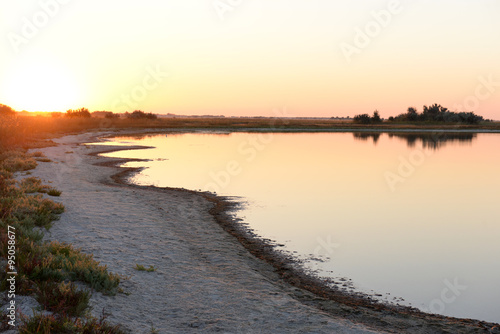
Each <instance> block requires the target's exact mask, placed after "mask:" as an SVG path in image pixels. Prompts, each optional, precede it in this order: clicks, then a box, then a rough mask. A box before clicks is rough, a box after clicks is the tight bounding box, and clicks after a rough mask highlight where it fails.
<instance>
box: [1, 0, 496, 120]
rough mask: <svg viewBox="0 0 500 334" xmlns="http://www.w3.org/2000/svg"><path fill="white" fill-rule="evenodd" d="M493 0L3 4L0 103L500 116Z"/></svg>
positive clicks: (229, 112)
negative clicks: (442, 110)
mask: <svg viewBox="0 0 500 334" xmlns="http://www.w3.org/2000/svg"><path fill="white" fill-rule="evenodd" d="M499 14H500V0H474V1H473V0H433V1H431V0H420V1H417V0H386V1H378V0H355V1H352V0H350V1H348V0H335V1H334V0H251V1H250V0H142V1H130V0H120V1H118V0H106V1H102V0H101V1H97V0H85V1H83V0H39V1H32V0H23V1H8V0H0V50H1V51H0V103H2V104H7V105H10V106H11V107H13V108H14V109H16V110H19V111H21V110H28V111H66V110H67V109H70V108H71V109H75V108H80V107H86V108H88V109H90V110H91V111H96V110H107V111H114V112H124V111H133V110H135V109H141V110H144V111H147V112H154V113H159V114H166V113H174V114H183V115H205V114H212V115H226V116H276V114H277V113H281V114H283V113H286V115H288V116H301V117H307V116H309V117H334V116H351V117H352V116H354V115H356V114H360V113H370V114H371V113H372V112H373V111H374V110H378V111H379V112H380V114H381V116H382V117H389V116H395V115H397V114H400V113H403V112H405V111H406V109H407V108H408V107H409V106H414V107H416V108H417V109H418V110H421V109H422V106H423V105H429V104H433V103H439V104H442V105H443V106H445V107H448V108H449V109H451V110H456V111H474V112H476V113H478V114H480V115H483V116H484V117H486V118H491V119H500V66H499V59H500V43H498V37H499V35H500V20H498V15H499Z"/></svg>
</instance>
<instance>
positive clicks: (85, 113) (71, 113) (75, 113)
mask: <svg viewBox="0 0 500 334" xmlns="http://www.w3.org/2000/svg"><path fill="white" fill-rule="evenodd" d="M66 117H82V118H90V117H92V116H91V115H90V112H89V110H88V109H87V108H80V109H77V110H72V109H69V110H68V111H66Z"/></svg>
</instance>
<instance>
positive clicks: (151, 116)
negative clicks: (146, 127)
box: [125, 110, 158, 119]
mask: <svg viewBox="0 0 500 334" xmlns="http://www.w3.org/2000/svg"><path fill="white" fill-rule="evenodd" d="M125 117H127V118H132V119H141V118H142V119H157V118H158V116H157V115H155V114H153V113H145V112H144V111H142V110H135V111H134V112H132V113H131V114H130V113H128V112H127V113H125Z"/></svg>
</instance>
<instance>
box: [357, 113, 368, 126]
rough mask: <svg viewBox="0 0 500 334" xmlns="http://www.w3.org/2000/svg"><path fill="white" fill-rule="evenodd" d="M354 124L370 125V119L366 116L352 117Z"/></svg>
mask: <svg viewBox="0 0 500 334" xmlns="http://www.w3.org/2000/svg"><path fill="white" fill-rule="evenodd" d="M354 123H361V124H370V123H371V118H370V115H368V114H361V115H356V116H354Z"/></svg>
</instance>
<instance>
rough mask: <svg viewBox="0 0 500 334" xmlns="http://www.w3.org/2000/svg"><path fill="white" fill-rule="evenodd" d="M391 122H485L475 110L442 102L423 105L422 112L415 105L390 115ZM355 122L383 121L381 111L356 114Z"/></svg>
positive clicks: (374, 122) (371, 122) (370, 122)
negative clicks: (453, 107) (457, 108)
mask: <svg viewBox="0 0 500 334" xmlns="http://www.w3.org/2000/svg"><path fill="white" fill-rule="evenodd" d="M388 121H389V122H395V123H397V122H399V123H407V122H427V123H463V124H479V123H481V122H484V121H485V119H484V118H483V117H482V116H479V115H476V114H475V113H474V112H454V111H450V110H448V108H445V107H443V106H441V105H440V104H433V105H431V106H425V105H424V107H423V111H422V112H421V113H419V112H418V110H417V109H416V108H415V107H409V108H408V110H407V112H406V113H403V114H399V115H398V116H396V117H392V116H391V117H389V119H388ZM354 122H355V123H361V124H376V123H381V122H382V119H381V118H380V115H379V112H378V111H375V112H374V113H373V116H370V115H368V114H360V115H356V116H354Z"/></svg>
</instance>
